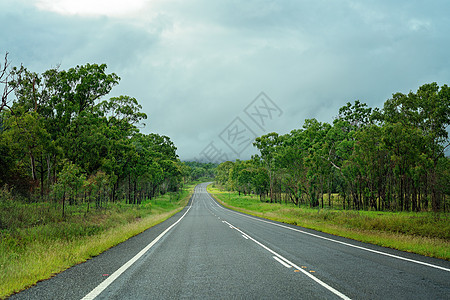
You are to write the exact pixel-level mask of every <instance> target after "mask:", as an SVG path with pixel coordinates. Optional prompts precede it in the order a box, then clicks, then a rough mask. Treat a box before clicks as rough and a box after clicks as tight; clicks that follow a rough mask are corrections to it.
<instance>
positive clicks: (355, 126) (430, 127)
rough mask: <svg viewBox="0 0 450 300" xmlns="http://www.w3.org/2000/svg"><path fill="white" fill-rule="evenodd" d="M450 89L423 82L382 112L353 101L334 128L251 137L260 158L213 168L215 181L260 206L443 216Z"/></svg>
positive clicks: (313, 126) (311, 125) (314, 123)
mask: <svg viewBox="0 0 450 300" xmlns="http://www.w3.org/2000/svg"><path fill="white" fill-rule="evenodd" d="M449 124H450V88H449V87H448V86H447V85H443V86H442V87H439V86H438V85H437V83H431V84H424V85H422V86H420V87H419V88H418V90H417V91H416V92H409V93H408V94H403V93H395V94H393V95H392V98H390V99H388V100H386V101H385V102H384V105H383V107H382V108H374V109H372V108H370V107H368V106H367V104H365V103H362V102H361V101H359V100H357V101H355V102H354V103H350V102H349V103H347V104H346V105H345V106H343V107H341V108H340V109H339V111H338V113H337V116H336V117H335V118H334V120H333V122H332V124H329V123H326V122H320V121H318V120H316V119H307V120H305V121H304V124H303V126H302V128H299V129H294V130H292V131H291V132H290V133H287V134H284V135H280V134H278V133H276V132H273V133H269V134H266V135H263V136H261V137H258V138H256V140H255V142H254V143H253V145H254V146H255V147H256V148H257V149H258V150H259V153H260V154H259V155H255V156H253V157H252V158H251V159H250V160H246V161H241V160H237V161H235V162H231V161H227V162H223V163H221V164H220V165H219V166H218V167H217V175H216V181H217V183H219V184H220V185H221V186H223V187H225V188H226V189H228V190H235V191H239V193H244V194H256V195H259V197H260V199H261V201H267V202H281V201H285V202H292V203H293V204H295V205H298V206H300V205H309V206H310V207H321V208H324V207H331V206H333V205H335V206H336V205H339V208H342V209H353V210H378V211H434V212H438V211H444V212H445V211H448V210H449V204H450V201H449V200H450V158H449V157H448V156H446V155H445V152H446V150H448V148H449V146H450V142H449V136H448V126H449Z"/></svg>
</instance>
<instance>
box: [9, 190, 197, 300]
mask: <svg viewBox="0 0 450 300" xmlns="http://www.w3.org/2000/svg"><path fill="white" fill-rule="evenodd" d="M193 188H194V185H190V186H188V187H187V189H185V190H183V192H182V193H181V194H173V193H168V194H165V195H164V196H160V197H157V198H154V199H152V200H151V201H150V200H147V201H145V202H143V203H142V204H141V205H139V206H136V205H134V206H133V205H127V204H124V203H120V202H119V203H114V204H108V207H107V208H106V209H105V208H103V209H98V210H95V209H94V210H92V209H91V210H90V212H89V213H85V212H86V209H85V208H83V207H82V206H77V207H73V208H69V209H72V211H71V214H70V216H68V217H66V218H65V219H62V218H61V217H60V215H61V213H60V210H59V209H58V207H56V206H54V205H52V204H47V203H40V204H31V205H29V204H21V203H17V201H16V202H15V203H13V204H14V205H15V207H14V205H13V206H11V205H10V204H11V199H7V200H6V201H2V203H3V204H2V205H3V208H5V207H9V208H8V212H7V213H5V211H7V210H6V209H5V210H3V209H2V210H1V211H2V212H1V214H2V215H1V216H0V220H2V222H3V223H5V222H9V226H8V227H7V228H3V229H1V231H0V298H4V297H7V296H8V295H11V294H12V293H15V292H18V291H20V290H23V289H24V288H27V287H29V286H31V285H33V284H35V283H36V282H37V281H39V280H43V279H46V278H49V277H51V276H53V275H54V274H56V273H59V272H61V271H63V270H65V269H67V268H69V267H71V266H73V265H75V264H78V263H81V262H84V261H86V260H87V259H89V258H91V257H93V256H96V255H98V254H100V253H102V252H103V251H105V250H107V249H109V248H111V247H113V246H115V245H117V244H119V243H121V242H123V241H125V240H127V239H128V238H130V237H132V236H134V235H136V234H139V233H141V232H142V231H144V230H146V229H148V228H149V227H151V226H154V225H156V224H158V223H160V222H162V221H164V220H166V219H167V218H169V217H170V216H172V215H173V214H175V213H176V212H178V211H180V210H181V209H182V208H183V207H184V206H185V205H186V204H187V202H188V200H189V198H190V195H191V194H192V191H193ZM6 202H8V203H7V204H5V203H6ZM8 213H9V214H10V215H7V214H8ZM14 218H16V219H14Z"/></svg>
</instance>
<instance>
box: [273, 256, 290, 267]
mask: <svg viewBox="0 0 450 300" xmlns="http://www.w3.org/2000/svg"><path fill="white" fill-rule="evenodd" d="M272 257H273V258H274V259H275V260H276V261H277V262H279V263H280V264H282V265H283V266H285V267H286V268H292V266H291V265H288V264H287V263H285V262H284V261H282V260H281V259H279V258H278V257H276V256H272Z"/></svg>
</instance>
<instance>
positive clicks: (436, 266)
mask: <svg viewBox="0 0 450 300" xmlns="http://www.w3.org/2000/svg"><path fill="white" fill-rule="evenodd" d="M208 196H209V197H210V198H211V200H213V201H214V203H216V205H218V204H217V202H216V200H214V199H213V198H212V197H211V195H210V194H209V193H208ZM218 206H219V205H218ZM219 207H220V206H219ZM221 208H222V209H225V208H224V207H221ZM227 211H228V212H231V213H234V214H237V215H240V216H243V217H247V218H250V219H253V220H256V221H259V222H263V223H267V224H272V225H275V226H278V227H282V228H285V229H289V230H292V231H296V232H300V233H303V234H306V235H309V236H313V237H316V238H319V239H323V240H327V241H330V242H333V243H337V244H341V245H345V246H348V247H353V248H356V249H360V250H364V251H368V252H372V253H376V254H379V255H384V256H388V257H392V258H396V259H400V260H404V261H408V262H412V263H416V264H420V265H424V266H428V267H431V268H435V269H440V270H443V271H447V272H450V269H449V268H445V267H441V266H438V265H433V264H429V263H426V262H422V261H419V260H414V259H410V258H406V257H401V256H398V255H394V254H389V253H386V252H382V251H378V250H373V249H369V248H365V247H361V246H357V245H353V244H350V243H346V242H342V241H338V240H333V239H331V238H327V237H324V236H320V235H317V234H314V233H310V232H307V231H304V230H301V229H297V228H292V227H289V226H285V225H281V224H277V223H273V222H270V221H266V220H262V219H258V218H255V217H252V216H249V215H245V214H242V213H238V212H235V211H232V210H227Z"/></svg>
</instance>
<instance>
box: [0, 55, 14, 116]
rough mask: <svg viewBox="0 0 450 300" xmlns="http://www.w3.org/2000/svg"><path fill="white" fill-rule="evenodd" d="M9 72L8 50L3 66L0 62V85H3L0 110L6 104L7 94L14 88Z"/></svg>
mask: <svg viewBox="0 0 450 300" xmlns="http://www.w3.org/2000/svg"><path fill="white" fill-rule="evenodd" d="M10 77H11V72H10V70H9V63H8V52H6V54H5V62H4V63H3V66H2V65H1V64H0V85H3V91H2V100H1V102H0V112H1V111H2V110H3V108H4V107H6V106H7V105H8V95H9V94H11V93H12V91H13V90H14V86H12V85H11V84H10Z"/></svg>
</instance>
